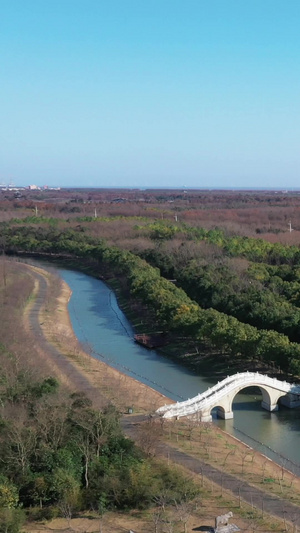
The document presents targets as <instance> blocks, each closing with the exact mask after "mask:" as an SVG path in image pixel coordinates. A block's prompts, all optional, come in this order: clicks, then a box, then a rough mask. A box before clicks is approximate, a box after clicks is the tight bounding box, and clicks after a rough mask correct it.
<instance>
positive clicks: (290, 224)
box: [289, 220, 293, 233]
mask: <svg viewBox="0 0 300 533" xmlns="http://www.w3.org/2000/svg"><path fill="white" fill-rule="evenodd" d="M289 229H290V233H292V231H293V228H292V221H291V220H290V221H289Z"/></svg>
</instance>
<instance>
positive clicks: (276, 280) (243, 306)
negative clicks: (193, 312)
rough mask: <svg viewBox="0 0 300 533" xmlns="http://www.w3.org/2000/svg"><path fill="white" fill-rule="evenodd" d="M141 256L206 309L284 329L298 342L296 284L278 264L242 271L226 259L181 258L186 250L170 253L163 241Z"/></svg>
mask: <svg viewBox="0 0 300 533" xmlns="http://www.w3.org/2000/svg"><path fill="white" fill-rule="evenodd" d="M141 256H142V257H143V258H144V259H146V260H147V261H148V262H149V263H150V264H151V265H152V266H155V267H157V268H159V269H160V272H161V274H162V275H163V276H164V277H167V278H169V279H176V285H177V286H179V287H181V288H182V289H183V290H184V291H185V292H186V293H187V294H188V296H189V297H190V298H193V299H194V300H195V301H196V302H197V303H198V304H199V305H200V306H201V307H203V308H204V309H208V308H213V309H216V310H217V311H221V312H222V313H225V314H227V315H231V316H233V317H235V318H238V320H240V321H241V322H244V323H248V324H251V325H253V326H255V327H257V328H259V329H273V330H275V331H278V332H279V333H283V334H285V335H287V336H288V337H289V339H290V340H291V341H293V342H299V341H300V309H299V307H297V304H298V302H299V298H300V284H299V282H293V283H289V282H286V281H283V280H282V279H281V278H280V277H279V276H278V267H269V273H268V272H267V268H265V272H263V269H262V268H261V267H262V265H261V264H253V263H252V264H251V265H250V266H249V268H248V269H247V270H246V269H244V270H243V271H242V272H241V273H240V272H239V271H238V269H234V262H232V261H230V260H228V259H227V260H226V258H222V259H220V258H219V260H216V261H210V258H208V259H206V258H205V257H201V258H198V259H192V260H189V259H187V260H185V261H184V260H183V256H184V251H182V253H181V254H180V255H179V254H178V251H177V253H176V254H175V253H174V254H172V252H170V251H169V250H168V251H167V249H164V247H162V246H159V247H156V248H154V249H153V248H150V249H148V250H145V251H143V252H142V253H141ZM272 270H273V272H272ZM274 271H275V272H274ZM267 279H268V282H267V281H266V280H267ZM284 292H285V293H286V294H284ZM287 294H288V295H289V297H290V298H289V300H287V298H286V295H287ZM293 304H294V305H293Z"/></svg>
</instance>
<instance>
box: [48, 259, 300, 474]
mask: <svg viewBox="0 0 300 533" xmlns="http://www.w3.org/2000/svg"><path fill="white" fill-rule="evenodd" d="M56 271H57V272H58V274H59V275H60V276H61V277H62V279H63V280H64V281H65V282H66V283H67V284H68V285H69V287H70V288H71V290H72V296H71V299H70V302H69V314H70V318H71V322H72V326H73V329H74V332H75V334H76V336H77V338H78V340H79V341H80V342H81V343H82V344H83V345H84V347H85V350H86V351H88V352H90V354H91V355H92V356H93V357H95V358H97V359H100V360H102V361H105V362H106V363H107V364H109V365H111V366H113V367H115V368H117V369H118V370H120V371H122V372H124V373H126V374H128V375H129V376H132V377H134V378H136V379H138V380H139V381H142V382H143V383H145V384H147V385H149V386H150V387H153V388H154V389H156V390H158V391H159V392H162V393H163V394H164V395H166V396H168V397H169V398H172V399H173V400H176V401H177V400H181V399H187V398H192V397H193V396H195V395H196V394H198V393H199V392H203V391H204V390H206V389H207V388H208V387H209V386H211V385H213V384H214V383H215V382H216V381H217V380H216V379H215V380H214V379H213V376H212V377H211V379H208V378H207V377H202V376H200V375H196V374H195V373H194V372H192V371H191V370H189V369H187V368H185V367H184V366H182V365H180V364H179V363H176V362H173V361H171V360H170V359H168V358H167V357H164V356H163V355H161V354H159V353H158V352H156V351H155V350H147V349H145V348H143V347H142V346H140V345H138V344H136V343H135V342H134V340H133V335H134V331H133V329H132V327H131V325H130V323H129V322H128V320H127V318H126V316H125V315H124V313H123V312H122V311H121V309H120V308H119V306H118V303H117V300H116V297H115V295H114V293H113V291H112V290H111V289H110V288H109V287H108V286H107V285H106V284H105V283H103V282H102V281H100V280H97V279H95V278H92V277H90V276H87V275H85V274H83V273H81V272H77V271H73V270H67V269H64V268H60V267H56ZM260 403H261V396H260V392H259V390H258V392H257V393H255V394H245V393H244V394H243V393H239V394H238V395H237V396H236V397H235V400H234V405H233V411H234V419H233V420H226V421H225V420H219V419H217V418H214V423H216V424H218V425H219V426H220V427H221V428H222V429H224V430H225V431H227V432H229V433H231V434H232V435H234V436H235V437H237V438H239V439H240V440H242V441H243V442H246V443H247V444H249V445H250V446H251V447H253V448H255V449H257V450H259V451H261V452H262V453H264V454H265V455H266V456H268V457H269V458H271V459H273V460H275V461H276V462H277V463H279V464H282V465H283V466H285V467H286V468H288V469H289V470H292V471H294V472H295V474H297V475H300V409H287V408H284V407H281V406H280V409H279V411H277V412H274V413H269V412H268V411H265V410H263V409H262V408H261V405H260Z"/></svg>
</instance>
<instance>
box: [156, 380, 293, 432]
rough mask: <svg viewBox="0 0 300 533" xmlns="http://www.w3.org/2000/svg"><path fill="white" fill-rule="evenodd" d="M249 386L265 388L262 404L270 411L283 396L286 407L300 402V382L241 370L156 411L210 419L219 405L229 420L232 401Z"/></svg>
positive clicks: (220, 414) (203, 419) (205, 420)
mask: <svg viewBox="0 0 300 533" xmlns="http://www.w3.org/2000/svg"><path fill="white" fill-rule="evenodd" d="M247 387H258V388H259V389H260V390H261V393H262V402H261V406H262V407H263V409H266V410H267V411H277V409H278V401H279V399H280V402H281V403H282V404H283V405H285V406H286V407H290V408H293V407H299V406H300V385H295V384H293V383H288V382H287V381H280V380H279V379H276V378H270V377H269V376H266V375H265V374H260V373H258V372H241V373H238V374H234V375H233V376H227V378H225V379H223V381H220V382H218V383H217V384H216V385H214V386H213V387H211V388H209V389H207V390H206V391H205V392H203V393H201V394H198V395H197V396H195V397H194V398H191V399H189V400H185V401H183V402H177V403H175V404H171V405H164V406H163V407H160V408H159V409H158V410H157V411H156V412H157V414H159V415H160V416H162V417H163V418H174V417H175V418H181V417H183V416H192V415H196V416H197V418H198V419H199V420H201V421H202V422H210V421H211V420H212V415H211V412H212V410H213V409H215V408H217V414H218V416H219V417H220V418H224V419H226V420H227V419H230V418H233V410H232V403H233V400H234V398H235V396H236V395H237V394H238V393H239V392H240V391H241V390H243V389H245V388H247Z"/></svg>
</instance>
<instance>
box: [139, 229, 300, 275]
mask: <svg viewBox="0 0 300 533" xmlns="http://www.w3.org/2000/svg"><path fill="white" fill-rule="evenodd" d="M138 229H139V230H140V231H141V232H142V233H143V234H144V235H149V237H150V238H153V239H156V240H165V239H166V238H172V237H173V236H174V234H175V233H180V234H181V235H184V236H185V237H186V238H187V239H193V240H198V241H205V242H208V243H209V244H215V245H216V246H218V247H220V248H222V249H223V250H224V252H225V253H226V254H227V255H228V256H232V257H245V258H246V259H249V261H253V262H262V263H269V264H271V265H272V264H274V265H279V264H289V265H299V262H300V250H299V248H298V247H297V246H285V245H283V244H280V243H271V242H268V241H265V240H264V239H254V238H252V237H242V236H238V235H234V236H229V235H228V234H226V232H225V231H223V230H222V229H221V228H218V227H216V228H214V229H205V228H196V227H193V226H189V225H187V224H185V223H183V224H180V225H179V224H172V225H171V224H169V223H163V222H161V221H160V222H152V223H151V224H148V225H147V226H140V227H139V228H138Z"/></svg>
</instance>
